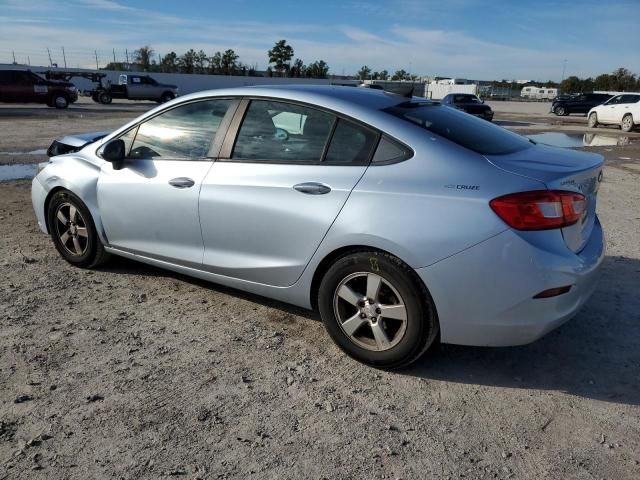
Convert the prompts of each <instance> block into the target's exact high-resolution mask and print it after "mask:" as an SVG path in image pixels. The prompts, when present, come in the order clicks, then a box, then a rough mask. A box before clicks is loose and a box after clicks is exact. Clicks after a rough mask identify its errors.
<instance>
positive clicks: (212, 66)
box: [209, 52, 222, 75]
mask: <svg viewBox="0 0 640 480" xmlns="http://www.w3.org/2000/svg"><path fill="white" fill-rule="evenodd" d="M209 73H212V74H214V75H220V74H221V73H222V53H220V52H216V53H214V54H213V57H211V58H209Z"/></svg>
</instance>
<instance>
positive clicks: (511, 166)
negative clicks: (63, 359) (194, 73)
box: [32, 85, 604, 368]
mask: <svg viewBox="0 0 640 480" xmlns="http://www.w3.org/2000/svg"><path fill="white" fill-rule="evenodd" d="M96 135H97V134H96ZM86 138H91V136H90V135H88V136H85V137H83V139H79V140H78V141H79V142H82V141H84V139H86ZM602 166H603V157H602V156H600V155H597V154H593V153H583V152H577V151H574V150H570V149H560V148H553V147H548V146H544V145H538V144H535V143H534V142H531V141H529V140H528V139H526V138H524V137H521V136H520V135H517V134H515V133H513V132H509V131H508V130H506V129H503V128H500V127H497V126H495V125H492V124H491V123H489V122H485V121H483V120H481V119H478V118H474V117H473V116H471V115H467V114H465V113H463V112H460V111H456V110H455V109H453V108H449V107H446V106H443V105H441V104H440V103H439V102H431V101H428V100H425V99H420V98H412V99H409V98H406V97H403V96H401V95H395V94H389V93H387V92H382V91H378V90H373V89H367V88H348V87H331V86H318V85H315V86H311V85H308V86H301V85H300V86H287V87H285V86H282V87H249V88H246V87H245V88H234V89H220V90H211V91H207V92H199V93H196V94H191V95H187V96H185V97H182V98H179V99H176V100H174V101H172V102H170V103H168V104H166V105H162V106H159V107H158V108H156V109H154V110H152V111H150V112H148V113H145V114H143V115H142V116H140V117H138V118H137V119H135V120H133V121H131V122H130V123H128V124H126V125H124V126H123V127H121V128H119V129H118V130H116V131H115V132H112V133H110V134H109V135H107V136H105V137H104V138H102V139H100V140H98V141H96V142H93V143H89V144H88V145H86V146H84V147H83V148H82V149H81V150H80V151H78V152H75V153H69V154H66V155H61V156H55V157H52V158H51V159H50V160H49V163H46V164H43V165H41V170H40V171H39V173H38V174H37V176H36V177H35V179H34V180H33V186H32V200H33V206H34V209H35V213H36V217H37V221H38V224H39V226H40V229H41V230H42V231H43V232H45V233H48V234H50V235H51V238H52V241H53V244H54V245H55V247H56V249H57V250H58V252H59V253H60V255H61V256H62V257H63V258H64V259H65V260H66V261H68V262H69V263H71V264H72V265H75V266H78V267H83V268H91V267H96V266H98V265H100V264H101V263H103V262H104V261H106V260H107V258H108V256H109V254H114V255H121V256H124V257H127V258H130V259H134V260H138V261H141V262H145V263H149V264H151V265H156V266H159V267H162V268H166V269H169V270H173V271H176V272H181V273H184V274H186V275H191V276H194V277H198V278H200V279H205V280H209V281H212V282H217V283H220V284H223V285H227V286H230V287H234V288H237V289H241V290H246V291H249V292H252V293H254V294H259V295H263V296H266V297H270V298H274V299H277V300H280V301H284V302H289V303H292V304H295V305H299V306H302V307H306V308H317V309H318V310H319V311H320V315H321V317H322V320H323V322H324V325H325V326H326V328H327V331H328V332H329V334H330V336H331V337H332V338H333V339H334V340H335V342H336V343H337V344H338V345H339V346H340V347H341V348H342V349H343V350H344V351H345V352H346V353H348V354H349V355H351V356H352V357H354V358H356V359H358V360H360V361H362V362H366V363H368V364H371V365H375V366H377V367H381V368H393V367H399V366H402V365H406V364H408V363H411V362H412V361H414V360H416V359H417V358H418V357H420V356H421V354H422V353H423V352H424V351H425V350H426V349H428V348H429V347H430V346H431V345H432V344H433V342H434V341H436V339H439V340H440V341H442V342H445V343H456V344H463V345H482V346H504V345H520V344H525V343H529V342H531V341H533V340H535V339H537V338H539V337H541V336H542V335H544V334H545V333H547V332H549V331H550V330H552V329H554V328H555V327H557V326H558V325H560V324H562V323H563V322H565V321H566V320H568V319H569V318H571V317H572V316H573V315H574V314H575V312H576V311H577V310H578V309H579V308H580V307H581V306H582V305H583V304H584V302H585V301H586V300H587V299H588V298H589V296H590V295H591V293H592V292H593V291H594V289H595V286H596V281H597V278H598V276H599V270H600V265H601V262H602V260H603V257H604V243H603V233H602V228H601V226H600V222H599V221H598V217H597V216H596V196H597V192H598V187H599V185H600V181H601V179H602ZM254 320H255V321H259V318H256V319H254ZM210 328H215V326H214V325H211V326H210Z"/></svg>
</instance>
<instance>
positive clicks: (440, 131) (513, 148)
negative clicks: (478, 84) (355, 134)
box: [383, 102, 531, 155]
mask: <svg viewBox="0 0 640 480" xmlns="http://www.w3.org/2000/svg"><path fill="white" fill-rule="evenodd" d="M383 111H384V112H387V113H389V114H391V115H393V116H395V117H398V118H401V119H402V120H405V121H407V122H410V123H413V124H415V125H418V126H420V127H422V128H424V129H425V130H428V131H430V132H432V133H435V134H436V135H439V136H441V137H444V138H446V139H447V140H450V141H452V142H454V143H457V144H458V145H461V146H463V147H465V148H468V149H469V150H473V151H474V152H477V153H480V154H482V155H502V154H507V153H513V152H517V151H520V150H524V149H525V148H528V147H530V146H531V143H529V141H528V140H526V139H525V138H524V137H521V136H520V135H518V134H516V133H513V132H510V131H508V130H505V129H504V128H501V127H498V126H496V125H494V124H493V123H489V122H487V121H485V120H481V119H479V118H476V117H474V116H471V115H467V114H465V113H462V112H460V111H458V110H455V109H452V108H445V107H441V106H440V105H438V104H434V103H425V102H420V103H418V102H405V103H401V104H399V105H396V106H394V107H389V108H386V109H384V110H383Z"/></svg>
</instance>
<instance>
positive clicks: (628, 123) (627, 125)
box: [620, 113, 633, 132]
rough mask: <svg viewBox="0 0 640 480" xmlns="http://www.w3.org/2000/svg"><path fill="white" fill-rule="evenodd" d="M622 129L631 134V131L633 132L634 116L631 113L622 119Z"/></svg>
mask: <svg viewBox="0 0 640 480" xmlns="http://www.w3.org/2000/svg"><path fill="white" fill-rule="evenodd" d="M620 128H622V131H623V132H630V131H631V130H633V116H632V115H631V114H630V113H628V114H626V115H625V116H624V117H623V118H622V123H621V124H620Z"/></svg>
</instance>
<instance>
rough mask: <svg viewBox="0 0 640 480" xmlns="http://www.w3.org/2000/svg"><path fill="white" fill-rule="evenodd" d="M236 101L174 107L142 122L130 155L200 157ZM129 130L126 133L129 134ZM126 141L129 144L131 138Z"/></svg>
mask: <svg viewBox="0 0 640 480" xmlns="http://www.w3.org/2000/svg"><path fill="white" fill-rule="evenodd" d="M231 102H232V100H229V99H221V100H206V101H202V102H194V103H188V104H186V105H181V106H179V107H176V108H172V109H171V110H168V111H166V112H164V113H161V114H160V115H158V116H156V117H153V118H152V119H150V120H147V121H146V122H144V123H142V124H141V125H140V126H139V127H138V129H137V133H136V134H135V139H134V140H133V145H132V147H131V152H130V154H129V158H139V159H168V160H197V159H199V158H203V157H206V156H207V153H208V152H209V147H210V146H211V142H212V141H213V138H214V136H215V134H216V132H217V130H218V126H219V125H220V122H222V119H223V117H224V115H225V113H226V112H227V109H228V108H229V105H230V104H231ZM127 135H129V133H127V134H125V136H123V137H126V136H127ZM123 140H125V144H126V143H127V140H126V139H125V138H123Z"/></svg>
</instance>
